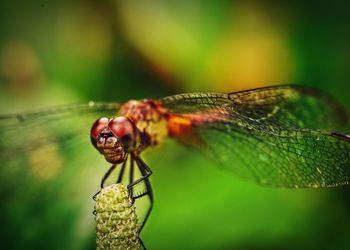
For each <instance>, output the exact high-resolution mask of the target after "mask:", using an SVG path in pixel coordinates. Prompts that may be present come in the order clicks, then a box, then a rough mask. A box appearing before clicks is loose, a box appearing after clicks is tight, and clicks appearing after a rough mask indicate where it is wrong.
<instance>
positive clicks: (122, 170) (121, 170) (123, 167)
mask: <svg viewBox="0 0 350 250" xmlns="http://www.w3.org/2000/svg"><path fill="white" fill-rule="evenodd" d="M126 162H127V159H126V160H125V161H124V162H123V165H122V167H121V168H120V172H119V176H118V180H117V183H121V182H122V180H123V175H124V171H125V166H126Z"/></svg>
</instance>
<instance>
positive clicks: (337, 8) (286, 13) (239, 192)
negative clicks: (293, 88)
mask: <svg viewBox="0 0 350 250" xmlns="http://www.w3.org/2000/svg"><path fill="white" fill-rule="evenodd" d="M349 25H350V15H349V7H348V4H347V3H346V1H344V3H343V4H342V3H340V2H338V4H335V3H329V2H322V1H300V2H298V1H294V2H293V3H291V2H288V3H287V2H284V1H242V2H241V1H237V2H236V1H198V2H197V1H45V0H41V1H40V0H36V1H19V0H14V1H2V2H1V3H0V111H1V113H9V112H20V111H25V110H36V109H38V108H42V107H48V106H52V105H58V104H67V103H78V102H85V101H89V100H95V101H113V102H123V101H126V100H129V99H140V98H146V97H148V98H158V97H162V96H165V95H170V94H175V93H182V92H191V91H236V90H243V89H248V88H253V87H261V86H267V85H271V84H283V83H297V84H303V85H307V86H314V87H317V88H319V89H323V90H324V91H326V92H328V93H330V94H332V95H333V96H335V97H336V98H337V99H338V100H339V101H340V102H341V103H343V104H344V106H345V107H346V108H347V109H348V110H350V98H349V93H350V86H349V82H350V73H349V72H350V71H349V67H350V46H349V44H350V29H349ZM77 115H79V114H77ZM348 132H349V131H348ZM33 133H34V131H33ZM84 136H85V135H84ZM86 136H87V137H88V134H86ZM12 139H16V140H26V138H12ZM50 147H52V146H50ZM53 147H54V149H55V150H52V148H51V149H50V152H56V153H55V155H54V156H47V155H46V156H47V158H48V157H51V158H50V159H51V162H48V163H47V164H46V165H49V166H50V167H51V168H49V170H46V172H45V171H42V170H41V169H39V170H40V171H39V170H38V171H37V172H39V173H41V174H39V175H35V174H34V175H32V173H33V171H32V170H28V166H30V163H31V164H32V166H33V165H34V166H35V164H33V161H34V162H35V161H45V159H42V158H40V156H35V155H34V156H33V155H32V156H31V158H30V160H29V163H28V161H27V162H21V164H20V167H19V168H18V167H17V169H16V171H12V170H11V171H12V172H11V171H10V170H9V171H8V170H7V169H8V168H9V167H10V166H11V164H9V163H7V162H6V161H5V162H2V163H1V164H0V165H1V172H0V173H1V175H2V176H1V183H0V187H1V190H0V191H1V206H0V207H1V211H0V212H1V213H0V218H1V219H0V228H1V232H0V239H1V243H0V244H1V246H2V248H4V249H94V248H95V242H94V241H95V238H94V237H95V235H94V233H95V229H94V218H93V215H92V210H93V201H92V200H91V196H92V195H93V194H94V191H96V190H97V189H98V184H99V178H100V176H102V175H103V173H104V171H105V170H106V167H102V166H87V165H86V164H85V163H81V162H83V161H80V160H83V159H85V155H86V154H90V152H91V154H93V156H94V157H96V158H99V157H100V156H98V154H96V153H95V152H94V151H93V149H91V151H88V152H85V151H84V150H82V149H79V148H77V147H79V144H77V146H76V147H75V145H71V148H70V149H69V150H66V151H64V150H61V151H60V150H57V148H60V145H59V144H58V145H54V146H53ZM88 147H89V148H90V145H88ZM73 150H75V151H78V152H79V155H80V156H79V157H78V158H76V157H74V158H73V157H71V152H72V151H73ZM92 152H93V153H92ZM39 155H42V154H40V152H39ZM14 157H17V156H14ZM52 159H55V161H54V162H52ZM67 159H68V160H67ZM27 160H28V159H27ZM67 161H69V164H71V166H72V167H71V168H69V169H70V170H69V171H64V172H63V173H60V168H59V167H58V165H60V164H61V165H62V164H67V163H66V162H67ZM57 162H59V163H60V164H58V163H57ZM101 162H103V161H100V163H101ZM147 162H148V163H149V165H150V166H151V167H152V169H153V172H154V174H153V176H152V178H151V180H152V183H153V188H154V192H155V200H156V201H155V206H154V210H153V212H152V214H151V217H150V220H149V221H148V223H147V225H146V227H145V228H144V231H143V232H142V236H141V237H142V239H143V241H144V243H145V244H146V246H147V247H148V249H281V248H282V249H310V248H325V249H347V248H348V246H349V243H350V238H349V235H350V227H349V225H350V198H349V197H350V189H349V187H339V188H334V189H321V190H306V189H300V190H286V189H273V188H267V187H261V186H257V185H255V184H253V183H247V182H244V181H241V180H240V179H238V178H236V177H234V176H231V175H230V174H229V173H226V172H225V171H223V170H220V169H219V168H217V167H216V164H215V162H211V161H208V160H207V159H206V158H205V157H203V156H202V155H201V154H200V153H198V152H196V151H191V150H188V149H186V148H183V147H182V146H180V145H178V144H176V143H175V142H173V141H167V142H166V143H165V145H164V146H163V147H161V148H160V149H157V150H155V152H153V153H150V154H149V156H147ZM100 163H99V164H100ZM57 164H58V165H57ZM88 164H90V165H94V164H93V163H92V162H90V163H88ZM233 164H234V163H233ZM100 165H101V164H100ZM50 169H51V170H50ZM85 169H89V170H88V171H87V173H85V172H86V171H84V170H85ZM37 172H36V173H37ZM83 172H84V173H85V174H84V175H83V174H81V173H83ZM58 180H59V181H58ZM14 187H15V188H14ZM72 190H73V191H72Z"/></svg>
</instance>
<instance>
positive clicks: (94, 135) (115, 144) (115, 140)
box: [90, 116, 140, 163]
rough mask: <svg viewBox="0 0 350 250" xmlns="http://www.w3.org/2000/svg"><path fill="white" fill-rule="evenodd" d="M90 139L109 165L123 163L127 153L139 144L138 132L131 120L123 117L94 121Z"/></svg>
mask: <svg viewBox="0 0 350 250" xmlns="http://www.w3.org/2000/svg"><path fill="white" fill-rule="evenodd" d="M90 138H91V143H92V145H94V147H95V148H96V149H97V150H98V151H99V152H100V153H101V154H103V155H104V157H105V158H106V160H107V161H108V162H110V163H121V162H124V161H125V160H126V155H127V153H128V152H130V151H133V150H135V149H136V148H137V147H138V146H139V144H140V143H139V141H140V139H139V138H140V132H139V130H138V129H137V128H136V126H135V123H134V122H133V121H132V120H131V119H129V118H126V117H124V116H120V117H116V118H107V117H102V118H100V119H98V120H96V121H95V123H94V124H93V125H92V128H91V131H90Z"/></svg>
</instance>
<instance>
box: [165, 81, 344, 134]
mask: <svg viewBox="0 0 350 250" xmlns="http://www.w3.org/2000/svg"><path fill="white" fill-rule="evenodd" d="M160 101H161V102H162V104H163V106H165V107H166V108H168V109H169V110H170V111H171V112H173V113H176V114H186V113H193V112H198V111H203V110H204V111H205V110H208V109H210V110H212V109H218V110H222V109H223V108H224V109H226V110H227V112H228V113H229V114H230V116H231V120H233V119H238V121H240V120H241V121H243V120H247V121H248V122H249V123H251V124H254V123H259V122H260V121H263V120H266V121H267V122H268V123H269V125H272V126H282V127H288V128H290V127H293V128H326V129H331V128H332V129H336V128H342V127H343V126H344V125H345V124H346V123H347V115H346V112H345V110H344V109H343V107H342V106H341V105H340V104H339V103H337V102H336V101H335V100H334V99H333V98H331V97H330V96H328V95H326V94H324V93H322V92H320V91H318V90H315V89H312V88H308V87H302V86H297V85H281V86H272V87H265V88H259V89H253V90H248V91H241V92H234V93H190V94H180V95H174V96H170V97H165V98H163V99H161V100H160ZM238 121H237V122H238ZM247 125H248V124H246V126H247Z"/></svg>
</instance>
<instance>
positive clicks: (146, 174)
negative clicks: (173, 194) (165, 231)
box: [135, 157, 153, 232]
mask: <svg viewBox="0 0 350 250" xmlns="http://www.w3.org/2000/svg"><path fill="white" fill-rule="evenodd" d="M136 163H137V166H138V168H139V169H140V172H141V174H142V176H143V178H141V179H142V180H143V181H144V182H145V185H146V192H145V193H143V194H141V195H139V196H138V197H135V199H136V198H139V197H142V196H144V195H147V196H148V198H149V200H150V206H149V208H148V211H147V213H146V216H145V219H144V220H143V222H142V225H141V227H140V232H141V230H142V228H143V227H144V225H145V224H146V221H147V219H148V217H149V215H150V214H151V211H152V208H153V191H152V186H151V182H150V180H149V178H148V177H149V176H150V175H151V174H152V171H151V170H150V168H149V167H148V166H147V164H146V163H145V162H144V161H142V160H141V159H140V158H139V157H136Z"/></svg>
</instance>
